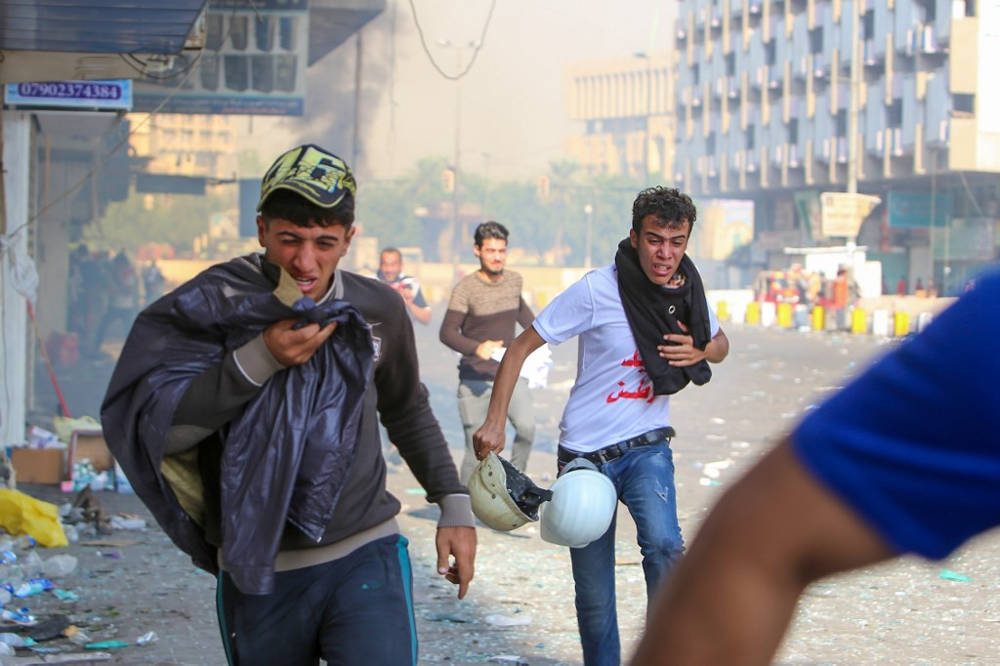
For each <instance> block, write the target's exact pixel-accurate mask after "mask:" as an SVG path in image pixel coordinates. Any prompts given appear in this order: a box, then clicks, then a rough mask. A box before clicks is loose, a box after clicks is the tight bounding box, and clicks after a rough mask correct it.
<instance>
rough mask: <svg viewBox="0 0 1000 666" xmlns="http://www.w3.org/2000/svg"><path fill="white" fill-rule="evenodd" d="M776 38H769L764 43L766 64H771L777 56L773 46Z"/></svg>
mask: <svg viewBox="0 0 1000 666" xmlns="http://www.w3.org/2000/svg"><path fill="white" fill-rule="evenodd" d="M775 42H776V40H773V39H772V40H771V41H769V42H768V43H767V44H764V62H765V64H767V65H773V64H774V63H775V60H776V58H777V49H776V48H775V47H774V45H775Z"/></svg>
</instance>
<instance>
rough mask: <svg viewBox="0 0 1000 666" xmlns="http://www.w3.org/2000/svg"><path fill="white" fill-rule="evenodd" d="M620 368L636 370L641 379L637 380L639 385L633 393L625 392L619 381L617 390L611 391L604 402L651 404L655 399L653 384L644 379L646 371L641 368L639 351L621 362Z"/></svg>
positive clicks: (622, 384) (623, 385)
mask: <svg viewBox="0 0 1000 666" xmlns="http://www.w3.org/2000/svg"><path fill="white" fill-rule="evenodd" d="M621 364H622V366H623V367H626V368H636V369H638V371H639V374H641V375H642V377H641V378H640V379H639V385H638V386H637V387H636V389H635V390H634V391H627V390H625V382H623V381H619V382H617V383H616V386H617V390H616V389H611V393H609V394H608V397H607V398H605V400H606V401H607V402H608V403H612V402H618V401H619V400H645V401H646V402H653V400H654V399H655V398H656V394H655V393H653V384H652V382H650V381H649V379H647V378H646V376H645V375H646V370H645V369H644V367H643V362H642V358H640V356H639V350H636V351H635V352H634V353H633V354H632V356H630V357H629V358H627V359H625V360H623V361H622V363H621Z"/></svg>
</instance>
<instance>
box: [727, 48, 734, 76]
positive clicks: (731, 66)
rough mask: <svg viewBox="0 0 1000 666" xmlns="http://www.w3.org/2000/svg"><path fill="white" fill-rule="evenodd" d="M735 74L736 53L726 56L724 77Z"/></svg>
mask: <svg viewBox="0 0 1000 666" xmlns="http://www.w3.org/2000/svg"><path fill="white" fill-rule="evenodd" d="M734 74H736V52H735V51H734V52H733V53H727V54H726V76H733V75H734Z"/></svg>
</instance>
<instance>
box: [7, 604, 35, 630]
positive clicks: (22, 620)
mask: <svg viewBox="0 0 1000 666" xmlns="http://www.w3.org/2000/svg"><path fill="white" fill-rule="evenodd" d="M0 619H3V620H4V621H6V622H12V623H14V624H17V625H20V626H22V627H31V626H33V625H36V624H38V620H36V619H35V616H34V615H32V614H31V612H30V611H29V610H28V609H27V608H22V609H20V610H14V609H13V608H4V609H3V610H0Z"/></svg>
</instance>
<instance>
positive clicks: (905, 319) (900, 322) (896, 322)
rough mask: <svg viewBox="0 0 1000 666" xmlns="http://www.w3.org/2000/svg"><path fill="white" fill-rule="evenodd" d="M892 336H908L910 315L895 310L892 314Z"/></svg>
mask: <svg viewBox="0 0 1000 666" xmlns="http://www.w3.org/2000/svg"><path fill="white" fill-rule="evenodd" d="M892 334H893V335H895V336H896V337H897V338H901V337H903V336H904V335H909V334H910V313H909V312H900V311H899V310H896V312H894V313H893V326H892Z"/></svg>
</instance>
